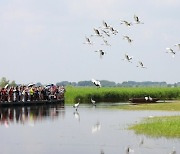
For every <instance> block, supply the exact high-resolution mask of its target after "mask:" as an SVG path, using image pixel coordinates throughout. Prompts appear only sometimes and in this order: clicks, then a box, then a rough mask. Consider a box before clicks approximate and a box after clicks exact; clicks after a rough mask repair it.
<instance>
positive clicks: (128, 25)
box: [120, 20, 133, 27]
mask: <svg viewBox="0 0 180 154" xmlns="http://www.w3.org/2000/svg"><path fill="white" fill-rule="evenodd" d="M120 24H124V25H126V26H127V27H131V26H132V25H133V24H132V23H131V22H128V21H126V20H121V23H120Z"/></svg>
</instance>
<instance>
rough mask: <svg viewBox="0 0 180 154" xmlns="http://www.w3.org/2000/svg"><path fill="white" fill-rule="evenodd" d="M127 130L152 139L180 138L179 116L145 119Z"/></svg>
mask: <svg viewBox="0 0 180 154" xmlns="http://www.w3.org/2000/svg"><path fill="white" fill-rule="evenodd" d="M129 129H131V130H134V131H135V133H136V134H146V135H149V136H152V137H167V138H180V116H169V117H167V116H165V117H154V118H147V119H145V120H144V121H143V122H141V123H140V124H135V125H133V126H130V127H129Z"/></svg>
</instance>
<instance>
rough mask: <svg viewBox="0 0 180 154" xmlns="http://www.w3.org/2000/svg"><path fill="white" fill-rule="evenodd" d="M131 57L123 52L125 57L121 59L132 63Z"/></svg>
mask: <svg viewBox="0 0 180 154" xmlns="http://www.w3.org/2000/svg"><path fill="white" fill-rule="evenodd" d="M132 59H133V57H130V56H129V55H127V54H125V59H122V60H127V61H128V62H130V63H132V61H131V60H132Z"/></svg>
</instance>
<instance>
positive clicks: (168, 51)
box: [166, 48, 176, 57]
mask: <svg viewBox="0 0 180 154" xmlns="http://www.w3.org/2000/svg"><path fill="white" fill-rule="evenodd" d="M166 50H167V51H166V53H171V54H173V57H174V55H175V54H176V52H175V51H174V50H173V49H171V48H166Z"/></svg>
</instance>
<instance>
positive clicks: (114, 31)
mask: <svg viewBox="0 0 180 154" xmlns="http://www.w3.org/2000/svg"><path fill="white" fill-rule="evenodd" d="M109 30H110V31H111V32H112V34H114V35H116V34H117V33H118V30H116V29H114V28H113V27H112V26H110V27H109Z"/></svg>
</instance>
